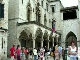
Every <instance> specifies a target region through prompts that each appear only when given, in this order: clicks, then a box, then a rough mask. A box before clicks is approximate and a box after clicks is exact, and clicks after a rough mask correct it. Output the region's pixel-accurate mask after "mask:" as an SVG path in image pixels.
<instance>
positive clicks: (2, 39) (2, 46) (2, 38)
mask: <svg viewBox="0 0 80 60" xmlns="http://www.w3.org/2000/svg"><path fill="white" fill-rule="evenodd" d="M2 49H3V38H2Z"/></svg>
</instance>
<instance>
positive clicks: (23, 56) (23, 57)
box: [20, 48, 26, 60]
mask: <svg viewBox="0 0 80 60" xmlns="http://www.w3.org/2000/svg"><path fill="white" fill-rule="evenodd" d="M24 49H25V48H22V49H21V52H20V59H21V60H25V59H26V58H25V52H24Z"/></svg>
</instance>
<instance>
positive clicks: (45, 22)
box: [44, 14, 47, 25]
mask: <svg viewBox="0 0 80 60" xmlns="http://www.w3.org/2000/svg"><path fill="white" fill-rule="evenodd" d="M46 24H47V20H46V14H44V25H46Z"/></svg>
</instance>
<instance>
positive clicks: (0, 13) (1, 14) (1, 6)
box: [0, 3, 4, 18]
mask: <svg viewBox="0 0 80 60" xmlns="http://www.w3.org/2000/svg"><path fill="white" fill-rule="evenodd" d="M0 18H4V4H1V3H0Z"/></svg>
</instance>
